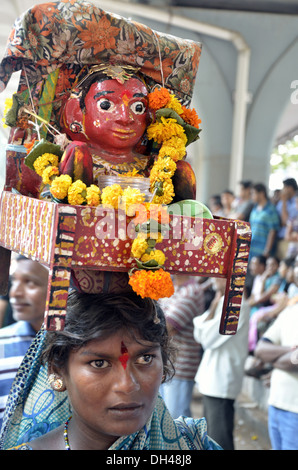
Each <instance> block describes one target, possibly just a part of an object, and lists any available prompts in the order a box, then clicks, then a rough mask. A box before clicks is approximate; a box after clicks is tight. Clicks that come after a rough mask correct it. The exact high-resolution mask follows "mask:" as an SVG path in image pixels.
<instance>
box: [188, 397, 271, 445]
mask: <svg viewBox="0 0 298 470" xmlns="http://www.w3.org/2000/svg"><path fill="white" fill-rule="evenodd" d="M192 412H193V417H194V418H201V417H202V416H203V406H202V400H201V397H200V396H199V395H198V394H197V392H194V397H193V402H192ZM234 441H235V450H270V449H271V446H270V440H269V438H268V434H267V416H266V413H265V412H262V411H260V410H259V409H258V408H257V407H256V406H255V405H254V404H253V403H251V402H249V401H248V400H247V399H246V397H243V396H241V397H240V398H239V400H238V402H237V406H236V416H235V432H234Z"/></svg>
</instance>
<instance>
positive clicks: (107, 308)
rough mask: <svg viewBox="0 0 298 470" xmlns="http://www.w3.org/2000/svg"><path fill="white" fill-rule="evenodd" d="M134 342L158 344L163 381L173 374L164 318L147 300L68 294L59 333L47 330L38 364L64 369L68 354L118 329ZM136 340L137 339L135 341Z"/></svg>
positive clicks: (171, 354)
mask: <svg viewBox="0 0 298 470" xmlns="http://www.w3.org/2000/svg"><path fill="white" fill-rule="evenodd" d="M122 328H124V329H126V330H127V332H128V333H129V334H130V335H132V336H133V337H134V339H136V336H137V335H138V336H139V338H141V340H144V341H150V342H154V343H159V344H160V347H161V355H162V360H163V365H164V375H165V379H169V378H171V377H172V376H173V375H174V366H173V357H174V356H173V354H174V349H173V348H172V346H171V344H170V339H169V336H168V332H167V327H166V322H165V316H164V313H163V311H162V309H161V308H160V306H159V305H158V304H157V303H155V302H154V301H153V300H151V299H148V298H146V299H142V298H141V297H140V296H139V295H137V294H135V293H125V294H119V295H118V294H85V293H79V292H77V291H72V292H70V294H69V297H68V302H67V312H66V322H65V327H64V330H62V331H47V334H46V344H45V348H44V351H43V354H42V363H43V364H46V363H47V362H48V363H49V364H51V365H52V366H55V367H56V368H58V369H61V370H67V364H68V358H69V354H70V352H71V351H73V350H78V349H80V348H82V347H83V346H84V345H85V344H86V343H88V342H89V341H91V340H93V339H95V338H103V339H106V338H107V337H109V336H110V335H112V334H113V333H115V332H117V331H118V330H120V329H122ZM139 341H140V340H139Z"/></svg>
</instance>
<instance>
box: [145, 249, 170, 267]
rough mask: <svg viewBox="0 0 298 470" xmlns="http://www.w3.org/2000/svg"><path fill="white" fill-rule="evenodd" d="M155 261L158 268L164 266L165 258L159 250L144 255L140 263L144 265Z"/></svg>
mask: <svg viewBox="0 0 298 470" xmlns="http://www.w3.org/2000/svg"><path fill="white" fill-rule="evenodd" d="M152 259H153V260H155V261H156V262H157V263H158V264H159V265H160V266H162V265H163V264H165V260H166V257H165V255H164V253H163V252H162V251H161V250H152V251H150V253H144V254H143V256H142V257H141V261H143V263H145V262H146V261H151V260H152Z"/></svg>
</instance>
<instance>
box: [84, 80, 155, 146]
mask: <svg viewBox="0 0 298 470" xmlns="http://www.w3.org/2000/svg"><path fill="white" fill-rule="evenodd" d="M85 109H86V111H85V122H84V127H85V132H86V135H87V137H88V139H89V141H90V142H91V143H94V144H96V145H97V146H100V148H101V149H102V150H104V151H106V152H111V153H118V152H123V151H125V150H127V151H130V150H131V149H133V148H134V147H135V145H136V144H137V143H138V142H139V141H140V139H141V137H142V135H143V134H144V132H145V129H146V125H147V109H148V105H147V89H146V87H145V85H144V84H143V83H142V82H141V81H140V80H138V79H136V78H130V79H129V80H127V81H126V82H125V83H124V84H121V83H119V82H117V80H104V81H101V82H96V83H93V85H91V87H90V90H89V91H88V93H87V94H86V97H85Z"/></svg>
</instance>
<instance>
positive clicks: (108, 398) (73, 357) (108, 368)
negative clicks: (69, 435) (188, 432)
mask: <svg viewBox="0 0 298 470" xmlns="http://www.w3.org/2000/svg"><path fill="white" fill-rule="evenodd" d="M61 375H63V382H64V384H65V386H66V389H67V391H68V395H69V399H70V402H71V405H72V410H73V420H72V424H73V422H75V425H76V428H77V429H78V428H79V429H80V430H81V431H82V432H83V433H84V434H85V435H88V436H89V437H90V436H92V438H93V440H94V441H95V442H97V443H98V446H99V447H98V448H107V447H108V446H109V445H111V443H112V442H114V441H115V440H116V439H117V438H118V437H119V436H123V435H128V434H132V433H134V432H136V431H138V430H140V429H141V428H142V427H143V426H144V425H145V423H146V422H147V420H148V419H149V417H150V415H151V413H152V411H153V408H154V406H155V402H156V399H157V395H158V391H159V386H160V384H161V381H162V375H163V361H162V356H161V347H160V344H158V343H151V342H149V341H145V340H143V339H142V338H138V337H137V338H136V339H134V338H133V337H132V336H130V335H129V334H128V333H127V332H126V331H124V330H123V331H119V332H117V333H115V334H112V335H111V336H109V337H108V338H106V339H100V338H99V339H94V340H92V341H90V342H88V343H87V344H86V345H85V346H84V347H82V348H81V349H79V350H77V351H76V350H75V351H72V352H71V353H70V357H69V361H68V366H67V372H66V374H61Z"/></svg>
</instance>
